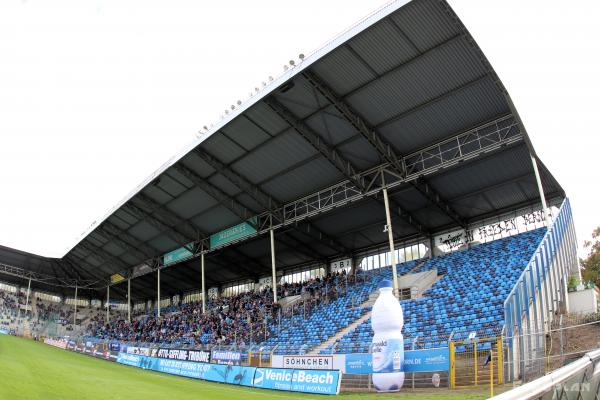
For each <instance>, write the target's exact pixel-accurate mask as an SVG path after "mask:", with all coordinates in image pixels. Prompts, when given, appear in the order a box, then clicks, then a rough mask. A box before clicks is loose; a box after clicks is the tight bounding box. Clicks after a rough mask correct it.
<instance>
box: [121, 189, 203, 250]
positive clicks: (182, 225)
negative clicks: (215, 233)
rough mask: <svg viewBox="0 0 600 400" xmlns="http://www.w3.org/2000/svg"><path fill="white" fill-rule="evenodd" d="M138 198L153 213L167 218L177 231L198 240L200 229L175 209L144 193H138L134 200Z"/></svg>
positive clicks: (168, 222) (168, 223)
mask: <svg viewBox="0 0 600 400" xmlns="http://www.w3.org/2000/svg"><path fill="white" fill-rule="evenodd" d="M134 199H137V200H139V201H140V202H141V203H143V204H144V206H145V207H148V208H150V209H151V213H156V214H159V215H161V217H162V218H164V219H166V220H167V221H166V222H167V225H170V226H172V227H173V229H175V230H176V231H178V232H180V233H181V234H182V235H184V236H186V237H188V238H192V239H193V240H197V239H198V237H199V233H198V229H197V228H196V227H195V226H194V225H192V223H191V222H189V221H187V220H185V219H183V218H181V217H180V216H179V215H177V214H175V213H174V212H173V211H171V210H169V209H167V208H166V207H165V206H164V205H162V204H160V203H158V202H157V201H156V200H154V199H152V198H151V197H149V196H147V195H145V194H144V193H138V194H137V195H136V196H135V197H134V198H132V200H134Z"/></svg>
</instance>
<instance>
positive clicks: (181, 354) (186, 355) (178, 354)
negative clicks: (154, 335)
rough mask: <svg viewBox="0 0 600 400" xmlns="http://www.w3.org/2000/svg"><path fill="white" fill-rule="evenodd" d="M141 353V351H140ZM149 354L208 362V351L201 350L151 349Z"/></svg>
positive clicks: (173, 358) (169, 358)
mask: <svg viewBox="0 0 600 400" xmlns="http://www.w3.org/2000/svg"><path fill="white" fill-rule="evenodd" d="M140 354H142V353H140ZM142 355H149V356H151V357H158V358H166V359H168V360H179V361H195V362H204V363H209V362H210V352H208V351H202V350H185V349H165V348H160V349H152V350H151V351H150V354H142Z"/></svg>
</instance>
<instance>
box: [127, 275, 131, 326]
mask: <svg viewBox="0 0 600 400" xmlns="http://www.w3.org/2000/svg"><path fill="white" fill-rule="evenodd" d="M127 322H129V323H131V278H129V279H127Z"/></svg>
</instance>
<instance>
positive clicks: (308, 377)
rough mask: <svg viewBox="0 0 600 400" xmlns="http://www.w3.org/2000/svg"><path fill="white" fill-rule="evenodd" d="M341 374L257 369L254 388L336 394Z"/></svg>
mask: <svg viewBox="0 0 600 400" xmlns="http://www.w3.org/2000/svg"><path fill="white" fill-rule="evenodd" d="M341 378H342V374H341V373H340V372H339V371H323V370H298V369H279V368H257V369H256V372H255V373H254V380H253V386H254V387H255V388H263V389H274V390H285V391H292V392H302V393H314V394H338V393H339V390H340V381H341Z"/></svg>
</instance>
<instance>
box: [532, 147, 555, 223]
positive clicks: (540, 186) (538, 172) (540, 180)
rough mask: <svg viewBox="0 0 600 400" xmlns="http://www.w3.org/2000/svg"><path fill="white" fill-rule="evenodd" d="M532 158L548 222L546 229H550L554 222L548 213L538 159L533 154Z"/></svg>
mask: <svg viewBox="0 0 600 400" xmlns="http://www.w3.org/2000/svg"><path fill="white" fill-rule="evenodd" d="M530 156H531V164H532V165H533V172H534V173H535V181H536V182H537V185H538V191H539V192H540V199H541V200H542V208H543V213H544V218H545V221H546V227H547V228H548V229H550V226H552V220H551V219H550V213H549V212H548V205H547V204H546V196H544V187H543V186H542V179H541V178H540V171H539V170H538V165H537V159H536V158H535V156H534V155H533V154H530Z"/></svg>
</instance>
